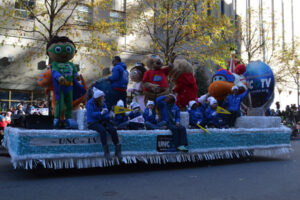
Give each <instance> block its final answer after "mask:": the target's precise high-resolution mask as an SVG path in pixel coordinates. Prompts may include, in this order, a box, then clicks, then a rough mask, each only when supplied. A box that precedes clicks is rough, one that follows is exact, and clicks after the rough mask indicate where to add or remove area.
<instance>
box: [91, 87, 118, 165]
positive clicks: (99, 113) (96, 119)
mask: <svg viewBox="0 0 300 200" xmlns="http://www.w3.org/2000/svg"><path fill="white" fill-rule="evenodd" d="M93 92H94V94H93V98H91V99H90V100H89V101H88V102H87V104H86V110H87V123H88V128H89V129H92V130H95V131H97V132H98V133H99V134H100V138H101V143H102V147H103V151H104V157H105V158H106V159H108V160H109V159H111V157H110V153H109V147H108V144H107V137H106V133H109V134H110V135H111V137H112V141H113V143H114V145H115V147H116V149H115V156H116V157H117V158H118V159H121V144H120V143H119V138H118V134H117V130H116V129H115V128H114V127H113V125H112V124H111V123H110V120H109V115H108V109H107V107H106V104H105V103H104V92H102V91H101V90H98V89H96V88H95V87H94V88H93Z"/></svg>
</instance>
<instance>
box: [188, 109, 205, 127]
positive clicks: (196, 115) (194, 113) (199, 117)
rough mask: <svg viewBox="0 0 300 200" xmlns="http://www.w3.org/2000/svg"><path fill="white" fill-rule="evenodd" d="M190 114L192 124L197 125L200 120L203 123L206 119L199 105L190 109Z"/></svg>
mask: <svg viewBox="0 0 300 200" xmlns="http://www.w3.org/2000/svg"><path fill="white" fill-rule="evenodd" d="M189 115H190V124H191V125H196V124H197V123H198V122H199V123H201V122H203V120H204V116H203V113H202V111H201V108H200V107H197V108H196V109H193V110H192V109H191V110H189Z"/></svg>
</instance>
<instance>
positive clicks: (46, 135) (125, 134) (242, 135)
mask: <svg viewBox="0 0 300 200" xmlns="http://www.w3.org/2000/svg"><path fill="white" fill-rule="evenodd" d="M208 131H209V133H204V132H203V131H202V130H199V129H188V130H187V136H188V141H189V146H188V148H189V152H188V153H179V152H172V151H165V152H159V151H158V150H157V143H158V137H161V136H163V137H164V136H167V137H169V136H171V132H170V131H169V130H122V131H118V134H119V137H120V141H121V143H122V150H123V152H122V153H123V159H122V161H119V160H117V159H116V158H114V159H113V160H112V161H107V160H105V158H104V157H103V150H102V145H101V141H100V136H99V134H98V133H97V132H95V131H91V130H71V131H70V130H30V129H20V128H12V127H7V128H6V129H5V135H4V142H3V146H5V148H6V149H8V152H9V154H10V156H11V162H12V164H13V166H14V167H15V168H17V167H21V168H25V169H32V168H34V167H35V166H36V165H37V164H41V165H42V166H44V167H46V168H54V169H60V168H89V167H108V166H112V165H119V164H120V162H123V163H125V164H130V163H136V162H145V163H147V164H152V163H157V164H163V163H169V162H197V161H199V160H214V159H228V158H236V157H244V156H251V155H256V154H257V153H258V152H263V153H265V154H270V155H278V154H282V153H288V152H289V151H290V150H291V145H290V133H291V130H290V129H289V128H286V127H284V126H280V127H276V128H252V129H249V128H236V129H235V128H233V129H208ZM110 148H111V150H112V151H113V145H112V144H111V145H110Z"/></svg>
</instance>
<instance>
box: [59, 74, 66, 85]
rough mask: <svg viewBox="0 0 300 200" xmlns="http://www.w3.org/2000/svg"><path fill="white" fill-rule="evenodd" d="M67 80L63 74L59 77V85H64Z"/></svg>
mask: <svg viewBox="0 0 300 200" xmlns="http://www.w3.org/2000/svg"><path fill="white" fill-rule="evenodd" d="M65 82H66V79H65V78H64V77H63V76H61V77H59V79H58V83H59V85H64V84H65Z"/></svg>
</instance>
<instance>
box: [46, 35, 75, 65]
mask: <svg viewBox="0 0 300 200" xmlns="http://www.w3.org/2000/svg"><path fill="white" fill-rule="evenodd" d="M75 54H76V46H75V44H74V42H73V41H72V40H70V39H69V38H68V37H59V36H54V37H53V38H52V39H51V40H50V41H49V42H48V44H47V55H48V56H49V58H50V60H51V61H56V62H62V63H65V62H68V61H69V60H71V59H72V58H73V57H74V56H75Z"/></svg>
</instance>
